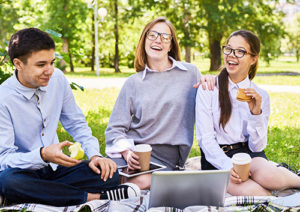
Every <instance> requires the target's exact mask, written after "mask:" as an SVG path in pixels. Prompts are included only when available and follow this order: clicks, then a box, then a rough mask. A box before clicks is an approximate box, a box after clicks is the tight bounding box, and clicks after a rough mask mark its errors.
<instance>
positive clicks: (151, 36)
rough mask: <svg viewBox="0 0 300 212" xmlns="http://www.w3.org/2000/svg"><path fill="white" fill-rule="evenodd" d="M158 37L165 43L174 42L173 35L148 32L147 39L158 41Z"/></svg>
mask: <svg viewBox="0 0 300 212" xmlns="http://www.w3.org/2000/svg"><path fill="white" fill-rule="evenodd" d="M158 36H160V39H161V40H162V41H163V42H165V43H169V42H171V40H172V35H171V34H167V33H160V32H156V31H148V32H147V38H148V39H149V40H156V39H157V37H158Z"/></svg>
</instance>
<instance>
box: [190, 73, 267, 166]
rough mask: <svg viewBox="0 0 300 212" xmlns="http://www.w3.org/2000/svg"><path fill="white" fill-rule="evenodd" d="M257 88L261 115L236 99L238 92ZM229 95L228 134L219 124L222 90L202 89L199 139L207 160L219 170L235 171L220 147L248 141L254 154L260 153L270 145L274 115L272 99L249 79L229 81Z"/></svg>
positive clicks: (197, 112) (197, 120)
mask: <svg viewBox="0 0 300 212" xmlns="http://www.w3.org/2000/svg"><path fill="white" fill-rule="evenodd" d="M250 87H251V88H254V89H255V90H256V91H257V92H258V93H259V94H260V95H261V97H262V104H261V109H262V113H261V114H260V115H252V114H251V112H250V109H249V106H248V103H247V102H241V101H238V100H237V99H236V95H237V91H238V88H250ZM228 89H229V94H230V99H231V104H232V113H231V117H230V119H229V121H228V122H227V124H226V126H225V130H223V127H222V126H221V125H220V124H219V121H220V107H219V89H218V88H216V87H215V88H214V90H213V91H210V90H208V89H206V90H203V89H202V87H201V86H200V87H199V88H198V92H197V97H196V135H197V140H198V143H199V147H200V148H201V149H202V151H203V152H204V154H205V157H206V160H207V161H208V162H209V163H211V164H212V165H213V166H215V167H216V168H218V169H225V170H230V169H231V168H232V162H231V158H229V157H228V156H227V155H226V154H225V153H224V152H223V150H222V149H221V148H220V146H219V145H222V144H225V145H228V144H229V145H230V144H235V143H239V142H246V141H248V145H249V149H250V150H251V151H252V152H260V151H262V150H263V149H264V148H265V147H266V145H267V133H268V120H269V115H270V99H269V95H268V93H267V92H266V91H264V90H262V89H261V88H259V87H258V86H257V85H255V84H254V83H253V82H251V81H250V80H249V78H248V77H247V78H246V79H245V80H243V81H241V82H239V83H238V84H235V83H233V82H232V81H231V80H230V78H229V85H228Z"/></svg>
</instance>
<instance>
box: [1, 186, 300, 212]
mask: <svg viewBox="0 0 300 212" xmlns="http://www.w3.org/2000/svg"><path fill="white" fill-rule="evenodd" d="M149 194H150V191H142V195H141V196H140V197H136V198H131V199H126V200H122V201H109V200H93V201H90V202H88V203H85V204H82V205H76V206H68V207H54V206H49V205H41V204H32V203H30V204H18V205H12V206H8V207H4V208H0V211H11V210H17V211H34V212H35V211H36V212H62V211H63V212H80V211H84V212H85V211H92V212H117V211H122V212H144V211H148V212H199V211H200V212H202V211H203V212H204V211H269V212H277V211H300V207H296V208H288V207H282V206H278V205H274V204H272V202H271V201H272V200H275V199H276V198H278V197H275V196H261V197H258V196H239V197H237V196H230V197H226V199H225V205H224V207H215V206H201V205H199V206H190V207H187V208H185V209H183V210H180V209H177V208H171V207H156V208H148V205H149Z"/></svg>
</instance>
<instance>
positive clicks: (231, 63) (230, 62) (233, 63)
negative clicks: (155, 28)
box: [228, 61, 237, 65]
mask: <svg viewBox="0 0 300 212" xmlns="http://www.w3.org/2000/svg"><path fill="white" fill-rule="evenodd" d="M228 63H229V65H237V63H235V62H232V61H228Z"/></svg>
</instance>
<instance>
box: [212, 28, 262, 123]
mask: <svg viewBox="0 0 300 212" xmlns="http://www.w3.org/2000/svg"><path fill="white" fill-rule="evenodd" d="M238 35H239V36H242V37H243V38H244V39H245V40H246V41H247V43H248V44H249V46H250V51H251V53H252V56H254V57H255V56H258V55H259V52H260V41H259V39H258V37H257V36H256V35H255V34H254V33H252V32H250V31H247V30H239V31H235V32H233V33H232V34H231V35H230V36H229V38H228V39H227V42H226V43H228V42H229V40H230V38H232V37H233V36H238ZM257 67H258V60H257V61H256V62H255V63H254V64H253V65H251V67H250V69H249V72H248V76H249V79H250V80H252V79H253V78H254V77H255V75H256V71H257ZM218 84H219V106H220V109H221V116H220V122H219V124H220V125H222V127H223V129H224V128H225V125H226V124H227V122H228V121H229V119H230V116H231V111H232V105H231V100H230V96H229V92H228V72H227V69H226V68H223V69H222V70H221V72H220V74H219V76H218Z"/></svg>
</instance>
